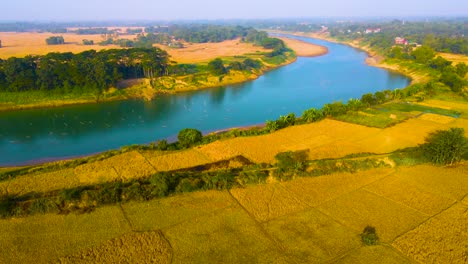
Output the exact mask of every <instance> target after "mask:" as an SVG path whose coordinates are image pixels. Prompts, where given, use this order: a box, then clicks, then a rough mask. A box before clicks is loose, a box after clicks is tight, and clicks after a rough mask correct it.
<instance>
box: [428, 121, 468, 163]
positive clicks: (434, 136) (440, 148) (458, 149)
mask: <svg viewBox="0 0 468 264" xmlns="http://www.w3.org/2000/svg"><path fill="white" fill-rule="evenodd" d="M421 148H422V151H423V153H424V155H425V156H426V157H427V158H428V159H429V160H430V161H431V162H433V163H436V164H446V165H447V164H453V163H455V162H458V161H460V160H461V159H462V158H463V156H464V154H465V153H466V152H467V151H468V139H467V138H466V137H465V130H464V129H463V128H454V127H452V128H450V130H437V131H435V132H433V133H431V134H429V136H428V137H427V138H426V140H425V143H424V144H423V145H421Z"/></svg>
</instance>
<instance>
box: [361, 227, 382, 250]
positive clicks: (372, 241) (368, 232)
mask: <svg viewBox="0 0 468 264" xmlns="http://www.w3.org/2000/svg"><path fill="white" fill-rule="evenodd" d="M361 241H362V243H364V245H366V246H371V245H376V244H377V242H378V241H379V237H378V236H377V233H376V232H375V227H373V226H366V227H365V228H364V230H363V231H362V233H361Z"/></svg>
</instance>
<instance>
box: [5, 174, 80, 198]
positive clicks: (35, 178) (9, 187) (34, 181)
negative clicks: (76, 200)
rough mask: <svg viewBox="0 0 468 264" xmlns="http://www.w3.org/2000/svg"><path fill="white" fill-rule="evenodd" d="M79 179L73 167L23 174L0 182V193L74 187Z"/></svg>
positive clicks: (20, 192) (22, 192) (21, 193)
mask: <svg viewBox="0 0 468 264" xmlns="http://www.w3.org/2000/svg"><path fill="white" fill-rule="evenodd" d="M79 185H80V181H78V179H77V178H76V177H75V173H74V171H73V169H66V170H61V171H56V172H49V173H42V174H34V175H24V176H20V177H17V178H14V179H11V180H7V181H1V182H0V195H2V194H3V195H4V194H10V195H24V194H26V193H31V192H38V193H41V192H48V191H52V190H61V189H65V188H71V187H76V186H79Z"/></svg>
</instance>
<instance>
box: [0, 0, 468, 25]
mask: <svg viewBox="0 0 468 264" xmlns="http://www.w3.org/2000/svg"><path fill="white" fill-rule="evenodd" d="M1 1H2V3H1V4H0V11H1V15H0V20H27V21H31V20H48V21H51V20H52V21H76V20H175V19H224V18H225V19H231V18H290V17H319V16H320V17H324V16H327V17H329V16H367V17H369V16H373V17H375V16H391V17H401V16H460V15H463V16H467V15H468V1H467V0H320V1H317V0H282V1H277V0H217V1H215V0H1Z"/></svg>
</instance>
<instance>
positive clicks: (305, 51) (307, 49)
mask: <svg viewBox="0 0 468 264" xmlns="http://www.w3.org/2000/svg"><path fill="white" fill-rule="evenodd" d="M279 39H281V40H283V41H284V43H286V45H287V46H288V47H289V48H290V49H292V50H294V52H295V53H296V55H297V56H299V57H315V56H320V55H324V54H326V53H327V52H328V49H327V48H326V47H322V46H319V45H314V44H311V43H307V42H305V41H300V40H297V39H292V38H279Z"/></svg>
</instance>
